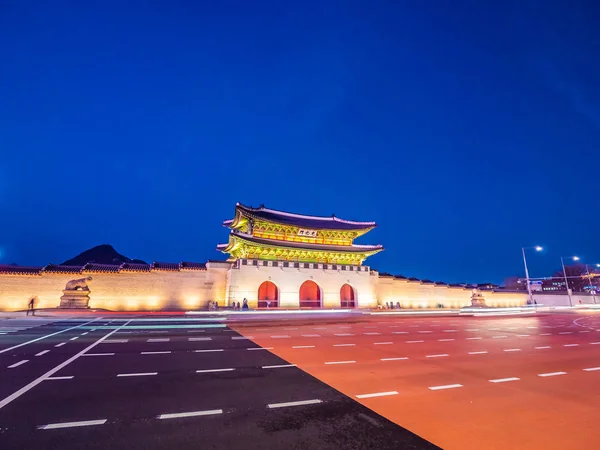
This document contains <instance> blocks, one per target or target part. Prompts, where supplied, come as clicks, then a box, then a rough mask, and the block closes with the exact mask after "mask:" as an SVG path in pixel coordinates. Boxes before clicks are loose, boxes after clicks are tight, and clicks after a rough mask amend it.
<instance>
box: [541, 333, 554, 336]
mask: <svg viewBox="0 0 600 450" xmlns="http://www.w3.org/2000/svg"><path fill="white" fill-rule="evenodd" d="M540 336H552V333H541V334H540Z"/></svg>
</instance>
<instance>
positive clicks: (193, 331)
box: [188, 330, 206, 333]
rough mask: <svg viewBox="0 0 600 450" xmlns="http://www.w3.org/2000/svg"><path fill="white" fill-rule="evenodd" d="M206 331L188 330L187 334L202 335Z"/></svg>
mask: <svg viewBox="0 0 600 450" xmlns="http://www.w3.org/2000/svg"><path fill="white" fill-rule="evenodd" d="M204 332H206V330H188V333H204Z"/></svg>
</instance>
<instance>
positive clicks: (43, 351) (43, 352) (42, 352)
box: [35, 350, 50, 356]
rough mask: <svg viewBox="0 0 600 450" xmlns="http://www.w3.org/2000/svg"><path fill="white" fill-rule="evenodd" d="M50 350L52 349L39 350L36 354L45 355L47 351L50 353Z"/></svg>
mask: <svg viewBox="0 0 600 450" xmlns="http://www.w3.org/2000/svg"><path fill="white" fill-rule="evenodd" d="M49 351H50V350H42V351H41V352H39V353H36V354H35V356H43V355H45V354H46V353H48V352H49Z"/></svg>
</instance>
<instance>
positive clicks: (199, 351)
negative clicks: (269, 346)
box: [194, 348, 256, 353]
mask: <svg viewBox="0 0 600 450" xmlns="http://www.w3.org/2000/svg"><path fill="white" fill-rule="evenodd" d="M248 350H256V349H255V348H249V349H248ZM224 351H225V349H224V348H208V349H203V350H194V353H212V352H224Z"/></svg>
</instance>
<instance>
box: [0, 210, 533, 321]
mask: <svg viewBox="0 0 600 450" xmlns="http://www.w3.org/2000/svg"><path fill="white" fill-rule="evenodd" d="M223 225H224V226H225V227H227V228H228V229H229V230H230V232H229V237H228V242H227V243H224V244H221V245H218V246H217V249H218V250H219V251H221V252H224V253H225V254H227V255H228V259H227V261H208V262H206V263H193V262H179V263H164V262H154V263H151V264H144V263H137V262H136V263H133V262H124V263H121V264H96V263H87V264H84V265H53V264H49V265H47V266H44V267H22V266H2V265H0V310H19V309H25V308H26V307H27V304H28V302H29V300H30V299H31V298H32V297H35V298H36V306H37V307H38V308H52V307H57V306H59V305H60V297H61V295H63V290H64V289H65V287H66V285H67V283H70V282H72V281H74V280H79V279H82V278H85V279H86V280H87V279H89V278H90V277H91V278H92V280H91V281H90V285H89V289H90V291H89V307H91V308H106V309H109V310H131V311H137V310H142V311H150V310H160V309H169V310H177V309H179V310H182V309H183V310H197V309H206V307H207V305H208V303H209V302H218V304H219V305H220V306H222V307H228V306H231V305H233V303H236V304H237V303H242V302H243V301H244V299H247V301H248V304H249V306H250V307H251V308H293V309H297V308H375V307H377V306H378V305H379V306H385V305H388V304H393V305H398V304H399V305H400V306H401V307H402V308H436V307H440V306H441V307H450V308H459V307H462V306H470V305H471V296H472V291H473V289H474V288H475V287H478V286H477V285H467V284H447V283H444V282H440V281H430V280H419V279H416V278H407V277H403V276H399V275H398V276H393V275H390V274H387V273H381V274H380V273H379V272H377V271H376V270H372V269H371V268H370V267H369V266H367V265H365V264H364V263H365V260H366V259H367V258H368V257H369V256H371V255H374V254H376V253H378V252H380V251H382V250H383V247H382V246H381V245H364V244H355V243H354V241H355V239H356V238H358V237H361V236H364V235H365V234H366V233H368V232H369V231H371V230H372V229H373V228H375V227H376V224H375V223H374V222H356V221H351V220H343V219H340V218H338V217H335V216H330V217H317V216H308V215H302V214H293V213H288V212H284V211H278V210H274V209H269V208H266V207H264V205H263V206H260V207H258V208H252V207H248V206H244V205H242V204H239V203H238V204H237V205H236V207H235V212H234V217H233V219H231V220H226V221H225V222H223ZM479 288H480V289H481V292H482V294H483V296H484V298H485V302H486V304H487V305H489V306H517V305H522V304H524V303H525V302H526V300H527V295H526V294H524V293H515V292H506V291H502V290H500V289H497V286H495V285H492V284H489V283H486V284H485V285H481V286H479Z"/></svg>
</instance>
